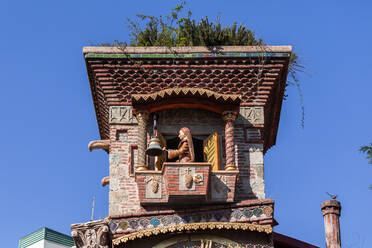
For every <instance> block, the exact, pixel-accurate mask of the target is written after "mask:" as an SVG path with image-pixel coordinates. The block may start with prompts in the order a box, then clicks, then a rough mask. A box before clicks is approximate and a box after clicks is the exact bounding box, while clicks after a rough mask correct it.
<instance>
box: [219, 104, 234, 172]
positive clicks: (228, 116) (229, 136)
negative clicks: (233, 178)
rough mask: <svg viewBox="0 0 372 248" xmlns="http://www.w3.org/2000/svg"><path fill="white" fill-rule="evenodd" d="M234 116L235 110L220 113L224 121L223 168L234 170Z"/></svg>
mask: <svg viewBox="0 0 372 248" xmlns="http://www.w3.org/2000/svg"><path fill="white" fill-rule="evenodd" d="M236 116H237V113H236V112H235V111H224V112H223V113H222V119H223V120H224V121H225V149H226V165H225V170H236V165H235V142H234V121H235V119H236Z"/></svg>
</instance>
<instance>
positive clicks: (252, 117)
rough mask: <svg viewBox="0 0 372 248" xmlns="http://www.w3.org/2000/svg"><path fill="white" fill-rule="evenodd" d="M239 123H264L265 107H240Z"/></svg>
mask: <svg viewBox="0 0 372 248" xmlns="http://www.w3.org/2000/svg"><path fill="white" fill-rule="evenodd" d="M236 122H237V124H246V125H263V124H264V108H263V107H240V111H239V116H238V118H237V120H236Z"/></svg>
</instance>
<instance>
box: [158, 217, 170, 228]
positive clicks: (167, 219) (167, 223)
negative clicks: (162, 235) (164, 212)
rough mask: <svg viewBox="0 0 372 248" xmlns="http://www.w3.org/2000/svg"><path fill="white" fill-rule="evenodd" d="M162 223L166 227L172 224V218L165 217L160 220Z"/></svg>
mask: <svg viewBox="0 0 372 248" xmlns="http://www.w3.org/2000/svg"><path fill="white" fill-rule="evenodd" d="M160 221H161V224H163V225H164V226H168V225H170V224H171V223H172V219H171V217H170V216H164V217H163V218H161V219H160Z"/></svg>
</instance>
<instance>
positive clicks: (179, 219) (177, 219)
mask: <svg viewBox="0 0 372 248" xmlns="http://www.w3.org/2000/svg"><path fill="white" fill-rule="evenodd" d="M173 222H174V224H176V225H177V224H180V223H181V222H182V219H181V217H179V216H176V215H175V216H173Z"/></svg>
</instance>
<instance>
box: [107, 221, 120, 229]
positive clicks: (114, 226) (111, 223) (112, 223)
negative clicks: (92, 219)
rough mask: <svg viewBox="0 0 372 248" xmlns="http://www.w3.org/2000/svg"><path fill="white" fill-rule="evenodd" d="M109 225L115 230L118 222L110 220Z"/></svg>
mask: <svg viewBox="0 0 372 248" xmlns="http://www.w3.org/2000/svg"><path fill="white" fill-rule="evenodd" d="M109 227H110V230H111V231H115V230H116V228H117V227H118V224H117V223H116V222H110V223H109Z"/></svg>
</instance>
